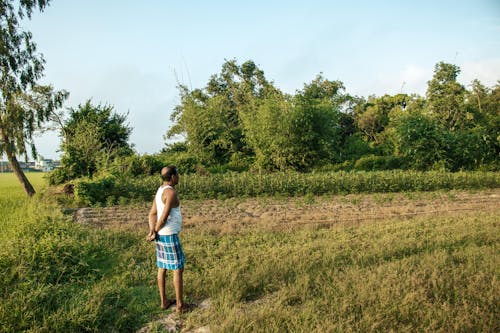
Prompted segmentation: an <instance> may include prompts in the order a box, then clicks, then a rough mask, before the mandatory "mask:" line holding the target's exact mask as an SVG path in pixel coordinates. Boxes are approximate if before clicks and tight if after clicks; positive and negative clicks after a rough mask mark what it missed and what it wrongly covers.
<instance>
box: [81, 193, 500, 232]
mask: <svg viewBox="0 0 500 333" xmlns="http://www.w3.org/2000/svg"><path fill="white" fill-rule="evenodd" d="M180 196H181V201H182V203H181V204H182V214H183V220H184V221H183V225H184V228H186V229H189V228H202V229H204V230H206V231H208V232H211V233H217V234H226V233H239V232H243V231H248V230H249V229H252V228H258V229H259V230H288V229H295V228H303V227H315V228H316V227H327V226H332V225H336V224H339V225H348V224H357V223H362V222H369V221H375V220H380V219H401V218H413V217H415V216H450V217H451V216H453V217H457V216H462V215H464V214H467V215H469V214H475V213H476V212H478V211H482V212H485V211H489V212H492V213H493V214H498V215H499V218H500V188H499V189H492V190H484V191H447V192H444V191H443V192H411V193H383V194H356V195H343V196H341V195H335V196H319V197H315V196H305V197H290V198H287V197H285V198H283V197H279V198H276V197H263V198H231V199H226V200H182V193H180ZM148 211H149V205H147V206H146V205H143V206H140V207H108V208H101V209H90V208H83V209H80V210H78V211H77V212H76V214H75V219H76V220H77V221H78V222H81V223H86V224H91V225H94V226H98V227H104V228H107V227H122V228H130V227H133V228H142V227H144V228H147V214H148Z"/></svg>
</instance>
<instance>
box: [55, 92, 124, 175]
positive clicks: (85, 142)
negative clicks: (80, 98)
mask: <svg viewBox="0 0 500 333" xmlns="http://www.w3.org/2000/svg"><path fill="white" fill-rule="evenodd" d="M126 118H127V116H126V115H119V114H116V113H114V112H113V107H111V106H101V105H92V104H91V102H90V100H89V101H87V102H86V103H85V104H84V105H79V106H78V108H71V109H69V115H68V119H66V120H65V121H64V124H63V125H62V128H61V135H62V137H63V142H62V144H61V150H62V151H63V156H62V158H61V167H60V168H58V169H57V170H55V171H54V172H53V174H52V176H51V178H50V181H51V183H52V184H58V183H61V182H62V181H67V180H71V179H76V178H79V177H92V176H93V175H94V174H96V173H97V172H98V171H104V170H107V169H108V168H109V167H110V165H111V164H112V162H113V160H115V159H116V158H118V157H121V156H129V155H131V154H132V153H133V151H132V147H131V146H130V145H129V143H128V139H129V136H130V133H131V131H132V129H131V128H130V127H128V125H127V124H125V121H126Z"/></svg>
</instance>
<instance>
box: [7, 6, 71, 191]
mask: <svg viewBox="0 0 500 333" xmlns="http://www.w3.org/2000/svg"><path fill="white" fill-rule="evenodd" d="M48 4H49V0H39V1H14V0H7V1H1V2H0V40H1V46H0V68H1V71H0V72H1V74H0V155H3V154H4V153H5V155H6V156H7V159H8V160H9V163H10V165H11V167H12V170H13V171H14V173H15V175H16V176H17V179H18V180H19V182H20V183H21V185H22V186H23V189H24V191H25V192H26V194H27V195H29V196H32V195H33V194H35V190H34V188H33V186H32V185H31V184H30V182H29V180H28V178H26V176H25V175H24V173H23V171H22V170H21V166H20V165H19V162H18V160H17V155H24V156H25V157H26V159H27V156H28V152H27V149H26V146H27V145H28V146H30V148H31V150H32V155H33V157H35V156H36V149H35V146H34V144H33V142H32V139H33V135H34V133H35V131H36V130H38V129H40V128H41V126H42V124H43V123H44V122H46V121H48V120H49V119H50V118H51V115H52V113H53V111H54V110H56V109H58V108H59V107H61V105H62V103H63V101H64V100H65V99H66V98H67V96H68V94H67V92H65V91H54V90H53V88H52V87H51V86H42V85H39V84H37V81H38V80H39V79H40V78H41V77H42V74H43V69H44V68H43V65H44V60H43V58H42V56H41V55H40V54H37V51H36V44H35V43H34V42H33V40H32V35H31V33H30V32H29V31H25V30H23V27H22V24H21V21H22V19H23V18H25V17H27V18H31V14H32V13H33V10H40V11H43V10H44V8H45V7H46V6H48Z"/></svg>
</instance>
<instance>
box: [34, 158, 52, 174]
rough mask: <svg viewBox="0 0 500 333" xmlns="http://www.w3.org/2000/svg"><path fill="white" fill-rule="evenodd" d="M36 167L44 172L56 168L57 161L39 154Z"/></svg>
mask: <svg viewBox="0 0 500 333" xmlns="http://www.w3.org/2000/svg"><path fill="white" fill-rule="evenodd" d="M34 168H35V169H36V170H40V171H43V172H49V171H52V170H54V169H55V168H56V165H55V162H54V161H53V160H51V159H49V158H43V156H41V155H39V156H38V158H37V159H36V162H35V165H34Z"/></svg>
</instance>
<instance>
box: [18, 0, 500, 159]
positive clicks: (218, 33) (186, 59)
mask: <svg viewBox="0 0 500 333" xmlns="http://www.w3.org/2000/svg"><path fill="white" fill-rule="evenodd" d="M26 28H28V29H29V30H31V32H32V33H33V36H34V39H35V41H36V43H37V45H38V50H39V51H40V52H41V53H43V55H44V58H45V60H46V67H45V68H46V69H45V77H44V79H43V80H42V81H43V82H44V83H50V84H52V85H53V86H54V87H55V88H56V89H65V90H67V91H69V92H70V98H69V99H68V101H67V103H66V105H65V107H76V106H77V105H78V104H82V103H84V102H85V101H86V100H88V99H92V101H93V102H94V103H97V104H98V103H101V104H109V105H112V106H114V108H115V111H116V112H118V113H127V112H128V113H129V116H128V121H129V124H130V125H131V126H132V127H133V132H132V135H131V140H130V141H131V142H132V143H134V144H135V148H136V150H137V151H138V152H139V153H141V154H143V153H155V152H158V151H159V150H160V149H161V148H162V147H163V146H164V142H165V141H164V139H163V135H164V134H165V132H166V131H167V130H168V128H169V126H171V123H170V121H169V116H170V114H171V112H172V110H173V107H174V106H175V105H176V104H177V103H178V101H179V100H178V91H177V89H176V85H177V81H179V82H181V83H183V84H186V85H188V86H191V87H192V88H201V87H204V86H205V84H206V83H207V81H208V79H209V77H210V76H211V75H212V74H216V73H218V72H219V71H220V68H221V65H222V63H223V62H224V61H225V59H236V60H237V61H238V62H239V63H242V62H244V61H246V60H253V61H254V62H255V63H256V64H257V65H258V66H259V67H260V68H261V69H262V70H264V72H265V75H266V77H267V78H268V79H269V80H272V81H274V83H275V84H276V86H278V87H279V88H280V89H282V90H283V91H285V92H289V93H293V92H295V91H296V90H298V89H301V88H302V87H303V85H304V83H308V82H310V81H311V80H312V79H314V77H315V76H316V75H317V74H318V73H320V72H322V73H323V75H324V76H325V77H326V78H328V79H330V80H340V81H342V82H344V85H345V87H346V91H347V92H348V93H350V94H354V95H358V96H368V95H382V94H385V93H388V94H395V93H399V92H401V91H402V92H404V93H418V94H422V95H423V94H425V90H426V83H427V81H428V80H429V79H430V78H431V77H432V72H433V68H434V65H435V64H436V63H437V62H439V61H446V62H451V63H454V64H456V65H458V66H460V67H461V69H462V73H461V75H460V77H459V81H460V82H462V83H463V84H469V83H470V81H472V80H473V79H475V78H477V79H480V80H481V81H482V82H483V83H484V84H486V85H488V86H493V85H494V84H495V83H496V81H497V80H500V37H499V36H500V1H497V0H491V1H486V0H484V1H483V0H476V1H473V0H471V1H460V0H456V1H448V0H442V1H427V0H420V1H403V0H400V1H396V0H394V1H360V0H358V1H356V0H353V1H333V0H332V1H319V0H309V1H291V0H289V1H271V0H268V1H260V0H254V1H245V2H243V1H241V2H237V1H216V0H214V1H182V2H181V1H171V0H163V1H162V0H144V1H131V0H120V1H118V0H106V1H102V0H100V1H98V0H86V1H78V0H64V1H63V0H52V2H51V6H50V7H48V8H47V9H46V10H45V12H44V13H41V14H36V15H35V16H34V17H33V19H32V20H31V21H30V22H26ZM36 143H37V147H38V150H39V153H40V154H41V155H43V156H44V157H47V158H58V156H59V153H58V152H57V151H56V147H58V146H59V143H60V142H59V138H58V136H57V134H56V133H51V134H45V135H43V136H41V137H38V138H36Z"/></svg>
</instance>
